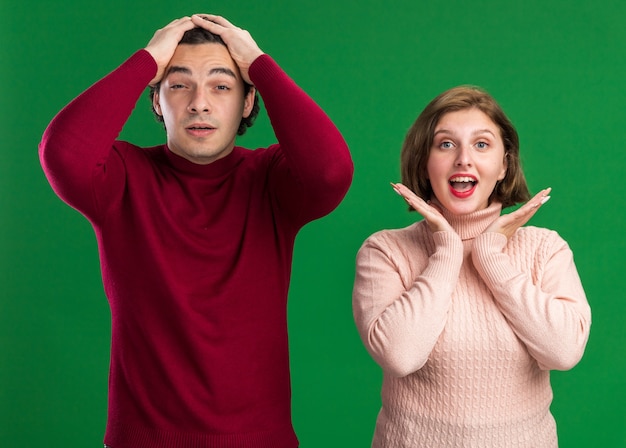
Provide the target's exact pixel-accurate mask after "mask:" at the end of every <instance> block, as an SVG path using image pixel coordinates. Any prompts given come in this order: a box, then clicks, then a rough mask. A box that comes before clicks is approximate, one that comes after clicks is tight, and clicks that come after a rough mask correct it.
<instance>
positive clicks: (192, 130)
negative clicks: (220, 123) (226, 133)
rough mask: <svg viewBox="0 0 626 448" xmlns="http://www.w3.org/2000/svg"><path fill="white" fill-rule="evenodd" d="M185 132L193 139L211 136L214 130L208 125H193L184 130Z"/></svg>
mask: <svg viewBox="0 0 626 448" xmlns="http://www.w3.org/2000/svg"><path fill="white" fill-rule="evenodd" d="M185 129H186V130H187V132H188V133H189V134H191V135H193V136H194V137H207V136H209V135H211V134H212V133H213V132H214V131H215V129H216V128H214V127H213V126H210V125H208V124H193V125H191V126H187V127H186V128H185Z"/></svg>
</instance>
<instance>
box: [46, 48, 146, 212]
mask: <svg viewBox="0 0 626 448" xmlns="http://www.w3.org/2000/svg"><path fill="white" fill-rule="evenodd" d="M156 69H157V67H156V63H155V61H154V59H153V58H152V56H150V54H149V53H148V52H147V51H145V50H139V51H138V52H136V53H135V54H134V55H133V56H131V57H130V58H129V59H128V60H127V61H125V62H124V63H123V64H122V65H121V66H120V67H118V68H117V69H116V70H114V71H113V72H111V73H110V74H109V75H107V76H106V77H104V78H103V79H101V80H100V81H98V82H96V83H95V84H94V85H92V86H91V87H90V88H88V89H87V90H86V91H85V92H83V93H82V94H80V95H79V96H78V97H77V98H75V99H74V100H73V101H72V102H70V103H69V104H68V105H67V106H65V107H64V108H63V109H62V110H61V111H60V112H59V113H58V114H57V115H56V116H55V117H54V119H53V120H52V121H51V123H50V124H49V125H48V127H47V128H46V130H45V132H44V134H43V138H42V140H41V143H40V145H39V158H40V161H41V164H42V167H43V170H44V173H45V174H46V177H47V178H48V180H49V182H50V184H51V186H52V188H53V190H54V191H55V192H56V193H57V194H58V195H59V196H60V197H61V199H63V200H64V201H65V202H67V203H68V204H69V205H71V206H72V207H74V208H76V209H78V210H79V211H80V212H82V213H83V214H85V215H86V216H87V217H88V218H90V219H93V220H97V219H98V218H99V217H101V216H102V215H103V214H104V213H105V210H104V204H105V203H106V201H107V200H108V199H110V198H111V196H112V195H115V194H119V193H120V192H121V191H122V189H123V188H124V179H125V172H124V165H123V161H122V160H121V159H120V158H119V157H116V154H115V151H114V147H115V144H116V142H115V139H116V138H117V137H118V135H119V133H120V132H121V130H122V128H123V126H124V124H125V123H126V121H127V120H128V117H129V116H130V114H131V113H132V110H133V109H134V107H135V104H136V102H137V100H138V99H139V97H140V96H141V94H142V92H143V91H144V90H145V88H146V86H147V85H148V83H149V82H150V80H151V79H152V78H153V77H154V75H155V73H156ZM105 184H106V185H107V186H108V188H107V189H106V190H105V189H103V188H101V187H103V186H104V185H105Z"/></svg>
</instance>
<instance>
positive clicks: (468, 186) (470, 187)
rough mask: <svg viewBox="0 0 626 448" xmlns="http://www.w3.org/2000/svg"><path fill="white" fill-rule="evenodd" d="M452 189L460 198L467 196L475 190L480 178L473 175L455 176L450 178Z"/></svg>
mask: <svg viewBox="0 0 626 448" xmlns="http://www.w3.org/2000/svg"><path fill="white" fill-rule="evenodd" d="M448 183H449V184H450V191H451V192H452V194H453V195H454V196H456V197H458V198H466V197H468V196H470V195H471V194H472V193H473V192H474V188H476V184H477V183H478V180H477V179H476V178H475V177H473V176H454V177H451V178H450V180H448Z"/></svg>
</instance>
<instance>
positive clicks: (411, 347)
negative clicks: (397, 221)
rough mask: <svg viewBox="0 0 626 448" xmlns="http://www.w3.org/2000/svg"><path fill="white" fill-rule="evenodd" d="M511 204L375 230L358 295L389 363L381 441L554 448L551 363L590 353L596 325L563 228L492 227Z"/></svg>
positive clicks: (569, 363)
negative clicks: (443, 227) (444, 227)
mask: <svg viewBox="0 0 626 448" xmlns="http://www.w3.org/2000/svg"><path fill="white" fill-rule="evenodd" d="M500 212H501V205H500V204H497V203H493V204H491V205H490V206H489V207H488V208H486V209H484V210H480V211H477V212H474V213H471V214H469V215H462V216H458V215H453V214H451V213H449V212H448V211H447V210H445V209H444V211H443V213H444V216H445V217H446V219H447V220H448V222H450V224H451V225H452V227H453V229H454V231H455V232H435V233H432V232H431V231H430V230H429V228H428V226H427V224H426V222H425V221H420V222H418V223H416V224H413V225H411V226H409V227H407V228H404V229H397V230H384V231H381V232H378V233H375V234H374V235H372V236H371V237H370V238H368V239H367V240H366V241H365V243H364V244H363V246H362V247H361V249H360V250H359V253H358V255H357V268H356V279H355V285H354V293H353V306H354V316H355V321H356V324H357V327H358V330H359V333H360V335H361V338H362V340H363V342H364V344H365V346H366V348H367V350H368V351H369V353H370V354H371V356H372V357H373V358H374V360H375V361H376V362H377V363H378V364H379V365H380V366H381V367H382V369H383V385H382V394H381V399H382V408H381V410H380V412H379V415H378V419H377V422H376V428H375V433H374V439H373V442H372V446H373V447H376V448H381V447H386V448H391V447H393V448H400V447H406V448H408V447H411V448H415V447H428V448H431V447H437V448H444V447H459V448H461V447H484V448H487V447H490V448H507V447H510V448H554V447H556V446H557V433H556V425H555V421H554V418H553V417H552V415H551V413H550V404H551V401H552V389H551V386H550V373H549V371H550V370H551V369H556V370H566V369H570V368H572V367H573V366H574V365H576V364H577V363H578V361H579V360H580V359H581V357H582V354H583V351H584V348H585V345H586V343H587V339H588V335H589V328H590V324H591V311H590V307H589V305H588V303H587V299H586V297H585V293H584V290H583V287H582V285H581V282H580V279H579V276H578V273H577V271H576V267H575V265H574V261H573V255H572V252H571V250H570V248H569V247H568V245H567V243H566V242H565V241H564V240H563V239H562V238H561V237H560V236H559V235H558V234H557V233H556V232H554V231H550V230H547V229H542V228H537V227H532V226H526V227H522V228H520V229H518V230H517V232H516V233H515V234H514V235H513V236H512V237H511V238H510V239H508V240H507V238H506V237H505V236H504V235H502V234H499V233H495V232H487V233H483V232H484V230H485V229H486V228H487V227H488V226H489V224H491V223H492V222H493V221H494V220H495V219H496V218H497V217H498V216H499V215H500Z"/></svg>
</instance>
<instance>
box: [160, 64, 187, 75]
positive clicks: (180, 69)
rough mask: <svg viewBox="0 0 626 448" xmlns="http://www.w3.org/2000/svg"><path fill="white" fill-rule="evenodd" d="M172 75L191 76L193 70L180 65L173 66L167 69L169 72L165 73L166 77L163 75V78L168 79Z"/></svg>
mask: <svg viewBox="0 0 626 448" xmlns="http://www.w3.org/2000/svg"><path fill="white" fill-rule="evenodd" d="M172 73H183V74H185V75H191V70H190V69H188V68H187V67H181V66H179V65H172V66H171V67H169V68H168V69H167V71H166V72H165V75H163V77H164V78H165V77H167V76H169V75H170V74H172Z"/></svg>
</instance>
